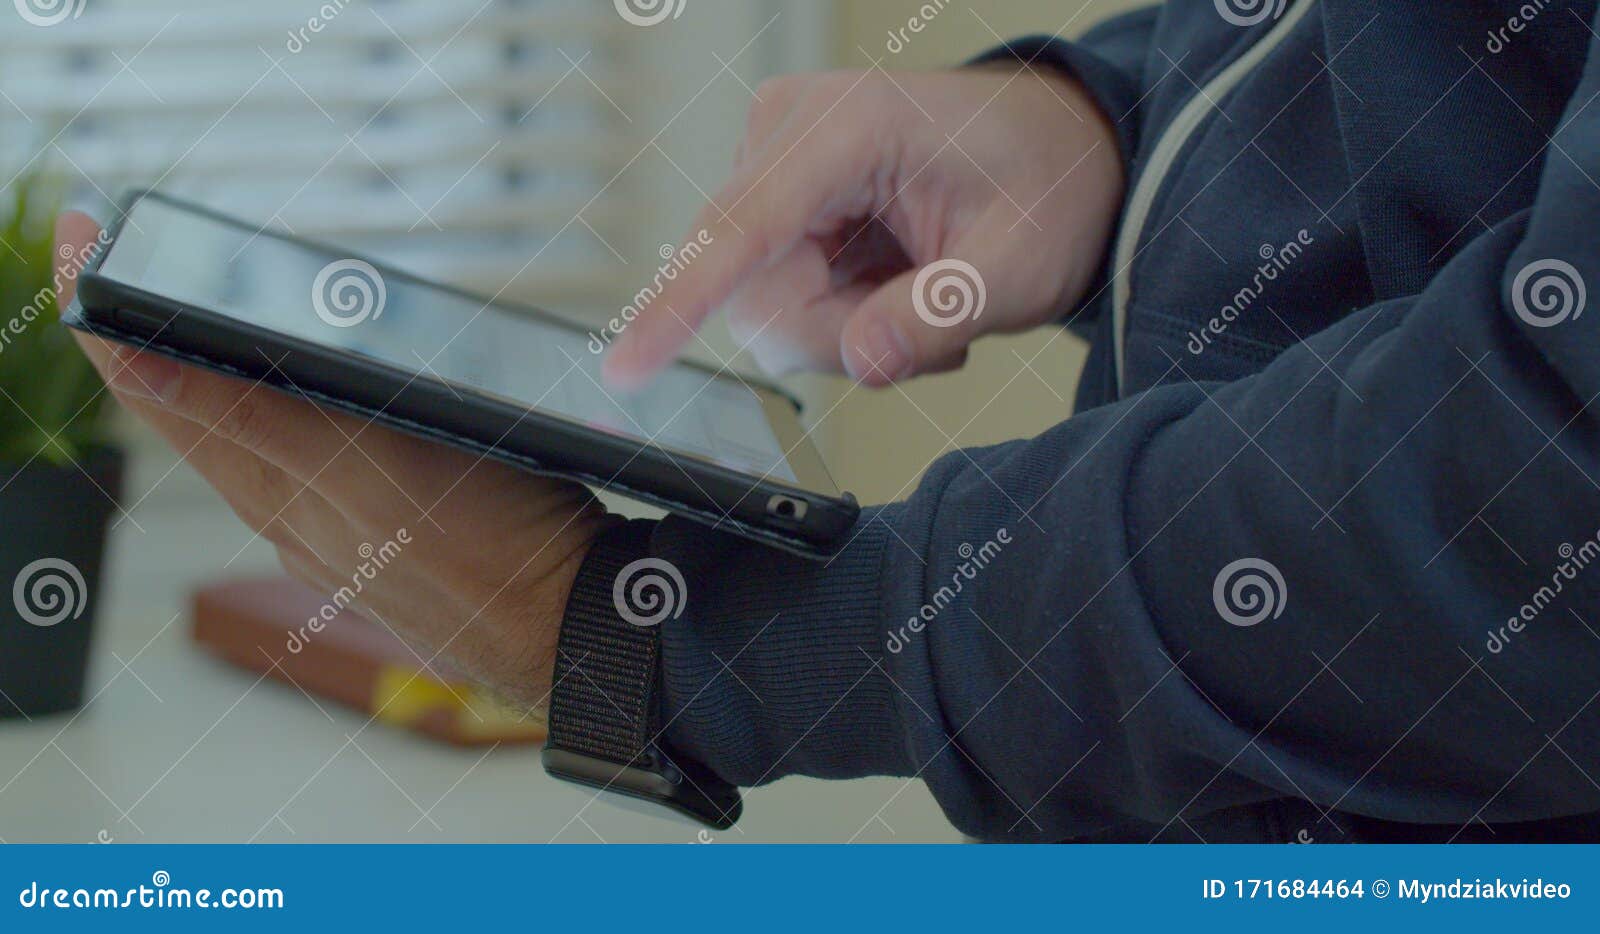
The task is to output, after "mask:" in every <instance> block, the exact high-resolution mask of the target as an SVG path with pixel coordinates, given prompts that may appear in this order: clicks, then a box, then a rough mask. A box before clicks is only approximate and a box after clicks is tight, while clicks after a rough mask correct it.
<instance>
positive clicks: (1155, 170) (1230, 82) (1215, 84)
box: [1111, 0, 1317, 396]
mask: <svg viewBox="0 0 1600 934" xmlns="http://www.w3.org/2000/svg"><path fill="white" fill-rule="evenodd" d="M1316 5H1317V0H1303V2H1301V3H1297V4H1295V5H1294V8H1293V9H1291V10H1290V11H1289V12H1288V14H1287V15H1285V16H1284V17H1283V18H1282V19H1280V20H1278V24H1277V25H1276V26H1274V27H1272V29H1271V31H1269V32H1268V33H1267V34H1266V35H1265V36H1263V37H1262V38H1261V41H1259V42H1257V43H1256V44H1255V45H1253V46H1251V47H1250V48H1249V49H1248V50H1247V51H1246V52H1245V53H1244V54H1243V55H1241V56H1239V57H1238V58H1237V59H1235V60H1234V61H1233V63H1232V64H1231V65H1229V66H1228V67H1227V68H1224V69H1223V70H1222V72H1221V73H1220V74H1218V75H1217V76H1216V77H1215V78H1212V79H1211V80H1210V81H1209V82H1207V84H1206V86H1205V87H1204V88H1202V89H1200V90H1199V91H1198V92H1197V93H1196V94H1195V96H1194V97H1192V98H1190V100H1189V102H1188V103H1187V104H1185V105H1184V106H1183V109H1182V110H1180V111H1178V115H1177V116H1176V117H1174V118H1173V119H1172V122H1171V123H1169V124H1168V125H1167V128H1166V129H1165V130H1163V131H1162V133H1161V136H1160V137H1159V138H1158V139H1157V140H1156V145H1155V147H1154V148H1153V149H1151V150H1150V160H1149V163H1148V164H1147V165H1146V166H1145V170H1144V172H1143V174H1141V175H1140V176H1139V181H1138V183H1137V184H1135V185H1134V188H1133V194H1132V195H1131V196H1129V198H1128V208H1127V211H1126V212H1125V213H1124V214H1123V221H1122V231H1121V233H1119V234H1118V235H1117V244H1116V251H1115V253H1114V254H1113V256H1114V258H1115V264H1114V265H1113V266H1112V267H1111V268H1112V270H1113V274H1112V279H1111V309H1112V323H1113V328H1112V336H1113V341H1112V343H1113V350H1114V353H1115V363H1116V378H1117V395H1118V396H1121V395H1122V393H1123V392H1124V391H1125V389H1126V384H1127V365H1126V364H1127V360H1126V349H1127V331H1128V302H1129V300H1130V299H1131V298H1132V295H1133V283H1132V281H1131V279H1132V270H1131V269H1130V268H1129V267H1130V266H1131V264H1132V263H1133V257H1134V254H1135V253H1136V252H1137V251H1138V248H1139V239H1140V237H1142V236H1143V235H1144V226H1145V223H1146V222H1147V221H1149V219H1150V212H1151V210H1152V209H1153V208H1154V207H1155V201H1156V195H1157V194H1159V193H1160V191H1161V185H1162V183H1163V182H1165V181H1166V179H1167V175H1168V174H1170V173H1171V171H1172V167H1173V165H1174V164H1175V163H1176V162H1177V160H1178V155H1179V153H1181V152H1182V151H1183V147H1184V146H1185V145H1187V144H1188V142H1189V140H1190V139H1191V138H1193V136H1194V134H1195V131H1196V130H1198V129H1200V127H1201V126H1203V125H1204V124H1205V122H1206V119H1207V118H1208V117H1210V116H1211V114H1212V113H1213V112H1215V111H1216V110H1217V109H1218V107H1219V106H1220V104H1213V103H1212V102H1213V101H1221V100H1222V98H1224V97H1225V96H1227V94H1228V92H1230V91H1232V90H1233V89H1234V88H1235V87H1236V86H1237V85H1238V84H1239V82H1241V81H1243V80H1244V79H1245V76H1246V75H1248V74H1250V72H1252V71H1254V70H1255V68H1256V66H1257V65H1259V64H1261V62H1262V61H1263V60H1264V59H1265V58H1266V57H1267V56H1268V55H1270V54H1272V51H1273V50H1274V49H1276V48H1277V47H1278V46H1279V45H1281V44H1282V43H1283V40H1284V39H1286V38H1288V36H1289V33H1290V32H1292V31H1293V30H1294V28H1295V26H1297V25H1299V24H1300V21H1301V20H1302V19H1305V16H1306V14H1307V13H1309V12H1311V10H1312V8H1313V7H1315V6H1316Z"/></svg>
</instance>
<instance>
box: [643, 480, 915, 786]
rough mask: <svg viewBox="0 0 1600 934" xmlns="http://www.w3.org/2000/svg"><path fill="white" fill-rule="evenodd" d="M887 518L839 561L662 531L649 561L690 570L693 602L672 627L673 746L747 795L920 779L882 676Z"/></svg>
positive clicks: (685, 530) (666, 659) (667, 689)
mask: <svg viewBox="0 0 1600 934" xmlns="http://www.w3.org/2000/svg"><path fill="white" fill-rule="evenodd" d="M894 508H896V507H887V509H888V510H893V509H894ZM888 521H889V519H888V516H887V515H886V514H885V510H868V511H865V512H864V513H863V514H862V517H861V520H860V523H859V524H858V526H857V527H856V529H855V530H854V532H853V533H852V534H854V535H855V538H854V540H853V541H851V543H850V544H849V545H848V546H847V547H846V548H845V549H844V550H843V551H842V552H841V553H840V554H839V555H838V556H836V557H835V558H834V559H833V560H832V561H831V562H828V563H821V562H815V561H808V560H806V559H803V558H797V557H794V556H792V555H788V554H784V553H782V552H778V551H774V550H771V549H766V548H762V547H759V546H757V545H753V544H751V543H749V542H747V541H745V540H743V539H739V538H736V537H734V536H732V535H728V534H725V533H720V532H713V531H710V530H708V529H706V528H705V527H704V526H701V525H697V524H695V523H692V522H689V521H687V520H683V519H676V518H669V519H667V520H665V521H663V522H662V523H661V525H660V526H659V527H658V528H657V529H656V534H655V536H654V538H653V539H652V542H651V553H652V554H653V555H654V556H655V557H658V558H662V559H664V560H666V561H669V562H671V563H672V564H673V566H675V567H676V568H678V570H679V571H680V572H681V573H682V575H683V578H684V581H685V584H686V600H687V603H686V611H685V613H684V615H683V618H681V619H678V620H675V621H671V622H669V623H668V624H667V625H665V626H664V627H663V629H662V645H661V652H662V691H661V697H662V701H661V710H660V715H661V722H662V723H663V724H664V726H665V736H666V738H667V741H668V742H669V743H670V745H671V746H672V747H673V748H674V749H675V750H678V751H679V752H681V753H685V754H687V755H689V756H690V757H692V758H694V759H696V760H698V761H700V762H702V763H704V764H706V765H707V766H709V767H710V768H712V769H713V770H714V771H715V772H716V773H717V774H718V775H720V776H721V777H722V778H723V779H724V780H726V781H729V782H732V783H734V784H737V785H759V784H762V783H764V782H769V781H773V780H775V779H778V778H780V777H782V776H784V775H788V774H805V775H813V776H819V777H824V778H855V777H861V776H866V775H905V774H909V773H910V771H911V769H910V767H909V761H910V756H909V754H908V751H907V742H906V737H905V733H904V730H903V725H902V722H901V716H900V704H899V699H898V698H897V696H896V695H897V693H898V690H899V689H898V688H896V687H895V685H894V683H893V681H892V680H891V678H890V677H889V675H888V673H887V672H886V671H885V669H884V652H885V650H884V628H885V625H886V624H885V623H884V622H883V620H884V619H885V618H886V616H887V614H886V613H885V611H884V609H883V595H882V593H881V580H882V577H881V574H882V568H881V565H882V563H883V558H884V550H885V548H887V547H889V542H890V541H892V535H891V533H890V531H889V526H888Z"/></svg>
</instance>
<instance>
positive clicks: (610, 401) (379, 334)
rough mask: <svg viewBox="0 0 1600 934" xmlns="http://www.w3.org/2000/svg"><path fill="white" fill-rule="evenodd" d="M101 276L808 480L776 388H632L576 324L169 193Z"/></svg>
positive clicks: (747, 468) (709, 384)
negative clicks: (610, 382)
mask: <svg viewBox="0 0 1600 934" xmlns="http://www.w3.org/2000/svg"><path fill="white" fill-rule="evenodd" d="M100 274H101V275H102V276H104V277H106V278H108V279H112V280H115V281H117V282H120V283H122V284H124V285H128V286H132V287H134V288H138V289H142V290H144V291H146V292H150V293H153V294H156V295H161V296H164V297H166V298H168V299H171V300H173V301H176V302H178V303H181V304H185V305H192V306H195V307H197V308H201V309H204V310H208V311H212V312H215V313H218V314H223V315H227V316H230V317H233V318H237V319H238V320H240V321H243V322H246V323H248V324H251V325H254V326H256V327H261V328H267V329H270V330H273V331H278V332H280V333H283V334H286V335H289V336H291V337H296V338H300V339H302V340H306V341H310V342H313V343H318V344H323V345H326V346H330V347H333V348H335V349H338V350H341V351H344V352H347V353H352V354H360V355H363V356H366V357H369V358H372V359H374V360H377V361H380V362H382V363H386V364H389V365H391V366H394V367H397V368H399V369H402V370H405V371H408V372H413V373H416V374H418V376H419V377H424V378H425V377H428V376H433V377H437V378H439V379H442V380H443V381H445V382H446V383H453V384H456V385H458V386H466V387H472V388H474V389H477V390H480V391H482V392H485V393H488V394H490V395H493V396H497V397H499V398H501V399H504V400H508V401H511V402H513V403H515V404H517V405H519V406H522V407H525V408H530V409H537V410H540V411H543V412H547V413H550V414H553V415H556V416H559V417H561V418H565V419H568V420H570V421H573V422H577V423H579V424H583V425H587V426H589V427H591V428H595V429H598V430H601V431H605V432H608V433H611V434H615V435H619V436H623V437H627V438H631V439H634V440H637V441H639V442H641V443H651V444H656V445H659V446H660V447H663V448H667V449H669V450H672V451H676V452H681V453H685V454H689V455H692V456H696V457H699V458H701V459H704V460H708V461H711V462H713V463H717V464H721V465H723V466H725V467H729V468H731V469H734V470H737V471H740V472H742V473H747V474H753V475H755V476H757V477H767V478H769V479H772V480H776V481H787V482H790V483H794V482H796V478H795V473H794V470H793V469H792V467H791V466H790V464H789V462H788V458H787V457H786V456H785V451H784V449H783V447H782V446H781V445H780V444H779V441H778V438H777V435H776V434H775V433H774V430H773V427H772V425H771V423H770V421H769V419H768V416H767V411H768V407H767V402H766V400H765V399H764V397H763V395H762V394H761V393H759V392H757V391H756V390H755V389H753V388H751V387H750V386H747V385H745V384H744V383H742V382H740V381H739V380H737V379H732V378H720V377H717V376H715V375H713V374H712V373H710V372H708V371H706V370H703V369H701V368H699V367H695V366H689V365H685V364H678V365H675V366H673V367H671V368H670V369H668V370H667V371H666V372H664V373H663V374H662V375H661V376H660V377H659V378H658V379H657V380H656V381H655V382H653V383H652V384H651V385H650V386H649V387H647V388H646V389H645V390H643V391H640V392H637V393H632V394H626V395H625V394H622V393H620V392H616V391H614V390H611V389H609V388H608V387H606V386H605V385H604V384H603V383H602V381H601V377H600V360H601V355H600V354H599V353H597V352H596V350H595V347H594V346H593V345H594V344H595V343H597V342H595V341H594V340H592V338H591V335H590V334H588V333H585V332H584V331H582V330H580V329H578V328H577V327H576V326H573V325H569V324H566V323H564V322H560V321H557V320H551V319H547V318H544V317H540V316H537V315H534V314H529V313H527V312H524V311H519V310H517V309H513V308H509V307H506V306H502V305H497V304H485V303H484V302H483V301H481V300H478V299H474V298H472V297H469V296H466V295H462V294H460V293H457V292H453V291H450V290H448V289H443V288H439V287H436V286H432V285H428V284H425V283H422V282H420V281H418V280H415V279H412V278H409V277H405V276H401V275H399V274H396V273H391V272H384V273H380V272H379V271H378V270H376V269H374V268H373V267H372V266H370V265H368V264H367V263H365V262H362V261H359V260H354V259H347V258H343V257H339V256H336V255H331V254H329V253H327V252H326V251H324V250H323V249H322V248H319V247H313V246H311V245H308V244H303V243H300V242H297V241H295V240H292V239H288V238H284V237H280V236H277V235H274V234H268V233H262V232H259V231H256V230H254V229H252V228H250V227H248V226H244V225H239V224H236V223H231V222H228V221H224V220H221V219H217V218H213V217H210V216H207V215H205V214H200V213H196V212H193V211H189V210H186V209H185V208H183V207H181V206H179V205H175V204H171V203H168V202H166V201H162V200H159V199H156V198H144V199H142V200H141V201H140V202H139V203H138V205H137V206H136V207H135V208H134V209H133V211H132V212H131V213H130V215H129V217H128V220H127V221H126V222H125V223H124V224H123V226H122V230H121V232H120V233H119V234H118V236H117V239H116V241H115V242H114V243H113V244H112V247H111V250H110V253H109V254H108V255H107V257H106V259H105V262H104V263H103V264H102V265H101V268H100Z"/></svg>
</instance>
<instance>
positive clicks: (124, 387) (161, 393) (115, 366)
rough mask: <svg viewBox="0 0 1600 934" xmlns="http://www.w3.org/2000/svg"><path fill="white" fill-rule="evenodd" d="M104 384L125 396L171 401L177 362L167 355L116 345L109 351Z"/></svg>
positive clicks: (176, 375)
mask: <svg viewBox="0 0 1600 934" xmlns="http://www.w3.org/2000/svg"><path fill="white" fill-rule="evenodd" d="M110 371H111V372H110V373H109V374H108V376H109V378H108V379H107V380H106V384H107V385H108V386H110V387H111V388H112V389H113V390H115V391H117V392H119V393H122V394H123V395H125V396H132V397H133V398H136V399H144V400H147V401H149V402H160V403H163V404H165V403H168V402H171V401H172V400H173V398H174V396H175V394H176V391H177V388H178V376H179V374H180V370H179V369H178V364H177V363H176V362H175V361H173V360H170V359H168V358H166V357H163V356H159V355H157V354H153V353H143V352H140V351H137V350H133V349H132V348H128V347H118V348H117V349H116V352H115V353H113V354H112V355H111V366H110Z"/></svg>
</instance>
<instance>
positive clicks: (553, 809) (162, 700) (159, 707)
mask: <svg viewBox="0 0 1600 934" xmlns="http://www.w3.org/2000/svg"><path fill="white" fill-rule="evenodd" d="M133 450H134V457H133V469H132V470H131V472H130V473H131V475H130V478H129V481H128V484H127V486H128V493H127V494H126V495H125V497H124V499H125V505H126V506H127V508H128V509H129V514H130V516H131V519H130V518H122V519H121V521H120V522H119V523H118V525H117V527H116V529H115V531H114V532H113V535H112V539H111V551H110V554H109V562H108V564H109V567H108V580H106V581H105V582H104V584H103V588H102V592H101V594H100V596H99V598H98V602H97V607H96V609H97V613H98V626H99V631H98V633H97V635H96V643H95V652H94V664H93V668H92V671H91V674H90V693H91V694H92V695H93V700H92V701H91V702H90V703H89V704H88V705H87V706H86V707H85V708H84V709H83V710H81V711H79V712H78V713H77V714H76V715H63V716H58V717H50V718H40V719H36V720H34V721H32V722H24V721H21V720H11V721H0V840H3V841H5V842H11V843H23V842H67V843H76V842H83V843H89V842H96V841H101V842H119V843H123V842H246V841H254V842H271V843H284V842H406V841H412V842H494V843H511V842H547V841H559V842H576V843H585V842H588V843H592V842H598V841H604V842H645V841H663V842H680V843H689V842H696V841H702V842H703V841H706V840H707V839H709V840H712V841H715V842H718V843H724V842H726V843H734V842H741V843H742V842H763V843H768V842H843V841H854V842H902V843H910V842H946V841H948V842H954V841H957V840H959V835H958V834H957V833H956V832H955V831H954V830H953V829H952V828H951V827H950V826H949V824H948V823H946V822H945V820H944V818H943V816H942V815H941V814H940V812H939V809H938V807H937V806H936V805H935V803H934V802H933V799H932V798H931V796H930V795H929V794H928V792H927V791H926V789H925V788H924V787H923V786H922V784H921V783H920V782H910V783H908V782H905V781H902V780H898V779H870V780H865V781H857V782H824V781H816V780H811V779H793V778H791V779H785V780H783V781H780V782H778V783H776V784H774V785H771V786H768V787H766V788H760V789H755V790H750V791H747V792H746V795H745V817H744V819H743V820H742V821H741V822H740V825H739V826H738V827H737V828H735V829H733V830H728V831H723V832H720V833H716V834H714V835H709V837H708V836H706V835H702V834H701V832H700V831H698V830H697V829H696V828H695V827H694V826H692V825H689V824H687V823H683V822H680V821H677V820H674V819H669V818H662V817H656V816H653V815H647V814H641V813H638V812H635V811H633V810H630V809H627V808H623V807H618V806H615V805H613V804H611V803H608V801H607V800H596V799H595V796H594V795H593V794H592V793H591V792H588V791H585V790H583V789H580V788H576V787H573V786H569V785H565V784H562V783H559V782H555V781H552V780H550V779H548V778H546V777H545V776H544V774H543V773H542V771H541V770H540V767H539V762H538V754H537V750H536V749H534V748H529V747H521V748H512V747H502V748H499V749H496V750H494V751H492V752H489V753H487V754H485V753H484V752H482V751H473V750H458V749H453V748H449V747H446V746H442V745H438V744H434V743H432V742H429V741H426V740H423V739H419V738H417V737H415V736H413V735H411V734H409V733H405V732H401V731H399V730H396V729H394V728H392V727H389V726H387V725H384V724H379V723H370V724H369V722H368V718H367V717H366V716H365V715H362V714H358V713H356V712H353V711H350V710H347V709H345V708H342V707H339V706H337V705H333V704H329V703H326V702H322V703H321V704H320V706H319V705H318V704H317V703H313V702H312V701H310V700H308V699H307V697H306V696H305V695H303V694H302V693H300V692H299V691H298V690H296V689H295V688H294V687H292V686H288V685H284V684H280V683H278V682H277V681H264V680H258V679H257V678H256V676H255V675H253V674H248V673H246V672H243V671H240V670H237V669H233V668H231V667H228V666H226V665H224V664H222V663H220V662H218V661H216V660H214V659H212V658H210V657H209V656H207V655H205V654H203V653H202V652H200V651H199V650H198V649H197V648H196V647H195V646H194V645H193V644H192V643H191V642H190V640H189V635H188V623H189V620H188V616H187V612H186V609H185V607H186V601H187V595H188V594H189V592H190V591H191V590H192V589H193V588H194V586H196V585H197V584H199V583H202V582H209V581H211V580H214V579H216V578H217V577H218V576H220V575H223V574H238V575H252V574H258V573H261V572H265V571H271V570H275V569H276V567H277V565H276V559H275V557H274V554H273V551H272V549H271V548H270V547H269V546H268V545H267V544H266V543H265V542H263V541H261V540H259V539H256V540H252V539H251V536H250V534H249V531H248V530H247V529H246V528H245V527H244V526H243V525H241V524H240V523H239V522H238V521H237V520H236V519H234V518H233V516H232V515H231V514H230V513H229V512H227V510H226V508H225V507H224V506H222V504H221V502H220V500H218V499H217V498H216V497H215V496H214V494H212V493H211V492H210V490H209V489H208V488H206V487H205V486H204V484H203V483H201V482H200V480H199V479H198V478H197V477H196V476H195V475H194V474H193V473H192V472H190V471H189V470H188V469H187V468H185V467H182V466H176V467H175V466H174V463H173V459H172V457H171V455H170V454H168V453H167V452H166V451H165V450H164V449H162V448H160V447H158V446H157V445H155V444H154V443H153V441H152V440H151V439H149V438H148V437H144V436H138V437H135V440H134V443H133ZM135 523H137V525H135Z"/></svg>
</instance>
